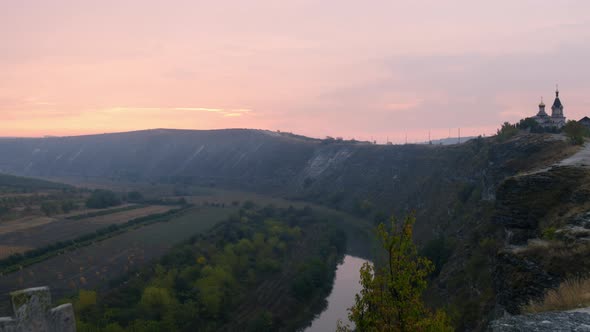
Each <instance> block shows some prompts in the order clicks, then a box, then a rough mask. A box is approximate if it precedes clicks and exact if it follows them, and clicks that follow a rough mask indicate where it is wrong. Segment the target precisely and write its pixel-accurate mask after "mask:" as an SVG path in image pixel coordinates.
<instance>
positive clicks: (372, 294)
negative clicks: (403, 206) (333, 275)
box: [339, 216, 452, 332]
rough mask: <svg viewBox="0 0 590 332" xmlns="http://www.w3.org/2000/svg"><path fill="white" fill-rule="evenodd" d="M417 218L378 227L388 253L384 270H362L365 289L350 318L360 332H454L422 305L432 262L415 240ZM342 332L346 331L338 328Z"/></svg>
mask: <svg viewBox="0 0 590 332" xmlns="http://www.w3.org/2000/svg"><path fill="white" fill-rule="evenodd" d="M414 223H415V218H414V217H413V216H408V217H406V218H405V220H404V222H403V224H401V225H396V223H395V220H394V219H393V218H392V220H391V227H390V228H388V227H386V226H385V225H384V224H380V225H379V227H378V237H379V240H380V242H381V245H382V248H383V249H384V250H385V256H386V262H384V264H383V266H382V267H376V266H373V265H372V264H369V263H365V264H364V265H363V267H362V268H361V270H360V273H361V285H362V287H363V289H362V290H361V293H360V294H357V295H356V299H355V304H354V306H353V307H352V308H350V315H349V318H350V320H351V321H353V322H354V323H355V325H356V328H357V329H358V330H360V331H402V332H405V331H452V328H451V327H450V322H449V319H448V318H447V316H446V315H445V314H444V313H443V312H442V311H439V312H436V313H433V312H431V311H430V310H428V309H427V308H426V307H425V305H424V303H423V302H422V298H421V297H422V293H423V292H424V290H425V289H426V286H427V277H428V275H429V274H430V273H431V272H432V271H433V270H434V266H433V264H432V262H430V261H429V260H428V259H426V258H424V257H421V256H419V255H418V252H417V249H416V246H415V244H414V242H413V240H412V233H413V225H414ZM339 329H340V330H346V328H345V327H342V326H339Z"/></svg>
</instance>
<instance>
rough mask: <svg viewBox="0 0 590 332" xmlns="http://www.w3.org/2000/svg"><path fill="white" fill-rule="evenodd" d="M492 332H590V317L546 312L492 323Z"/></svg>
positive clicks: (577, 313)
mask: <svg viewBox="0 0 590 332" xmlns="http://www.w3.org/2000/svg"><path fill="white" fill-rule="evenodd" d="M489 331H490V332H528V331H530V332H590V315H589V314H587V313H583V312H546V313H539V314H533V315H522V316H510V317H505V318H502V319H498V320H495V321H492V322H491V323H490V326H489Z"/></svg>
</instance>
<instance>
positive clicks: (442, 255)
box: [420, 235, 453, 277]
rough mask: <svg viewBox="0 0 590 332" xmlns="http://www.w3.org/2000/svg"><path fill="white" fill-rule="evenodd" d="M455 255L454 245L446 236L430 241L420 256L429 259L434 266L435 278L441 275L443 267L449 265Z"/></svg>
mask: <svg viewBox="0 0 590 332" xmlns="http://www.w3.org/2000/svg"><path fill="white" fill-rule="evenodd" d="M452 253H453V244H452V243H451V242H450V241H449V240H447V238H446V237H444V236H442V235H441V236H438V237H437V238H435V239H433V240H430V241H428V242H427V243H426V245H425V246H424V248H422V250H421V252H420V254H421V255H422V256H424V257H426V258H428V259H429V260H430V261H431V262H432V263H433V264H434V271H433V273H432V276H433V277H436V276H438V275H439V274H440V271H441V270H442V267H443V266H444V265H445V264H446V263H447V261H448V260H449V258H450V257H451V254H452Z"/></svg>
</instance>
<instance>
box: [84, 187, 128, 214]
mask: <svg viewBox="0 0 590 332" xmlns="http://www.w3.org/2000/svg"><path fill="white" fill-rule="evenodd" d="M120 204H121V199H120V198H119V196H117V194H115V193H114V192H112V191H110V190H95V191H94V192H93V193H92V195H90V197H89V198H88V199H87V200H86V207H88V208H91V209H104V208H108V207H111V206H116V205H120Z"/></svg>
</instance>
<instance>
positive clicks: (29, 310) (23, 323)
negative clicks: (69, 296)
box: [0, 287, 76, 332]
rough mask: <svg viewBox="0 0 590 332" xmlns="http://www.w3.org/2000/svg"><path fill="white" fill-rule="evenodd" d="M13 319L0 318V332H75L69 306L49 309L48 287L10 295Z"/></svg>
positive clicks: (71, 309)
mask: <svg viewBox="0 0 590 332" xmlns="http://www.w3.org/2000/svg"><path fill="white" fill-rule="evenodd" d="M10 297H11V299H12V308H13V310H14V317H0V332H31V331H35V332H75V331H76V320H75V318H74V308H73V307H72V305H71V304H69V303H68V304H62V305H60V306H57V307H55V308H51V293H50V292H49V288H48V287H35V288H28V289H25V290H20V291H16V292H12V293H10Z"/></svg>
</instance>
